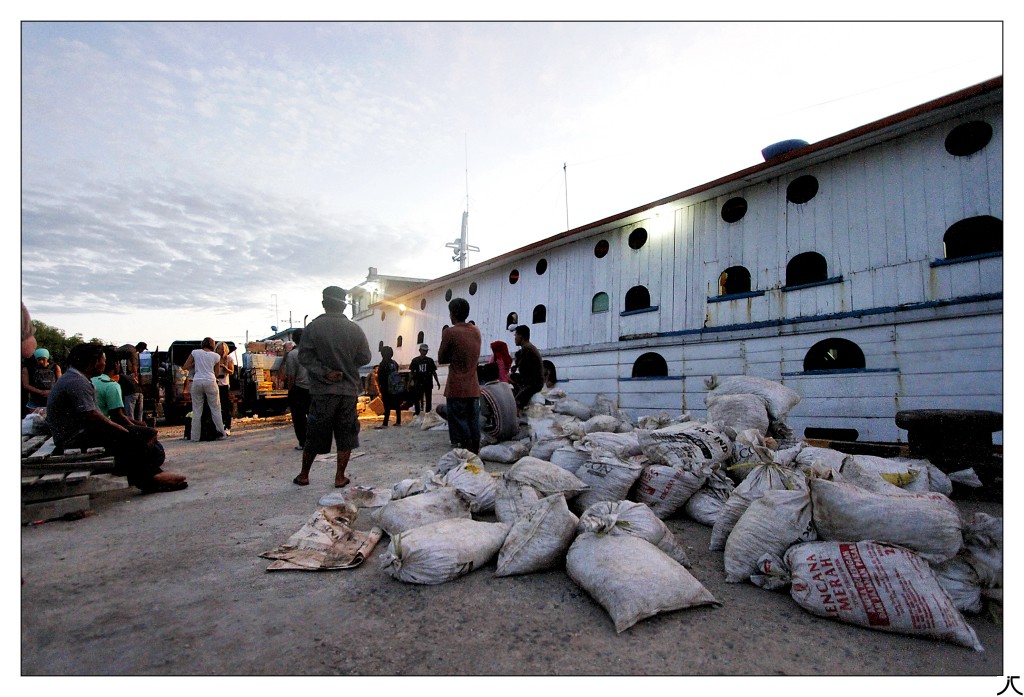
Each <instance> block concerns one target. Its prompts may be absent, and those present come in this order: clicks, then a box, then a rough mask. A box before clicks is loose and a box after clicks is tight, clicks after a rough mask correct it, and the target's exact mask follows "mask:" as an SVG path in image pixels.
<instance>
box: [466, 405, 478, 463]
mask: <svg viewBox="0 0 1024 697" xmlns="http://www.w3.org/2000/svg"><path fill="white" fill-rule="evenodd" d="M467 401H468V402H469V404H468V405H467V408H466V426H467V427H468V429H469V445H468V446H467V447H466V449H467V450H469V451H470V452H473V453H479V452H480V399H479V398H478V397H474V398H472V399H469V400H467Z"/></svg>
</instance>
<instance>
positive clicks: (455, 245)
mask: <svg viewBox="0 0 1024 697" xmlns="http://www.w3.org/2000/svg"><path fill="white" fill-rule="evenodd" d="M445 247H448V248H449V249H453V250H455V253H454V254H453V255H452V261H457V262H459V270H460V271H461V270H462V269H464V268H466V255H467V254H468V253H469V252H479V251H480V248H479V247H474V246H473V245H471V244H470V243H469V144H468V139H467V144H466V210H464V211H463V212H462V234H461V235H460V236H459V237H457V238H456V239H455V241H454V242H449V243H448V244H446V245H445Z"/></svg>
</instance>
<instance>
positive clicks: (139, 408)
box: [132, 388, 145, 421]
mask: <svg viewBox="0 0 1024 697" xmlns="http://www.w3.org/2000/svg"><path fill="white" fill-rule="evenodd" d="M140 389H141V388H140ZM143 399H144V397H143V396H142V393H141V392H136V393H135V403H134V405H133V406H134V407H135V414H134V416H133V417H132V418H134V419H135V420H136V421H142V416H143V414H144V413H145V412H144V410H143V404H142V402H143Z"/></svg>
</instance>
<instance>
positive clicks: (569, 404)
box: [548, 395, 594, 421]
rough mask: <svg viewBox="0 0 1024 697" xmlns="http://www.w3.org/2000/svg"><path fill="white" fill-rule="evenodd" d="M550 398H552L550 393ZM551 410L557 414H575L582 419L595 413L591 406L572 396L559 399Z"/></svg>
mask: <svg viewBox="0 0 1024 697" xmlns="http://www.w3.org/2000/svg"><path fill="white" fill-rule="evenodd" d="M548 399H551V396H550V395H548ZM551 411H553V412H554V413H556V414H568V415H569V416H575V417H576V418H577V419H579V420H580V421H586V420H587V419H589V418H590V417H591V416H593V415H594V413H593V412H592V411H591V409H590V407H588V406H587V405H586V404H584V403H583V402H580V401H579V400H575V399H572V398H570V397H563V398H562V399H559V400H557V401H556V402H555V404H554V406H552V407H551Z"/></svg>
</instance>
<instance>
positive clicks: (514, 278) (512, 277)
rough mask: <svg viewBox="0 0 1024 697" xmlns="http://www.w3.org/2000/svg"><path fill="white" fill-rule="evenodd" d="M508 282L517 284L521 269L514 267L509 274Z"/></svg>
mask: <svg viewBox="0 0 1024 697" xmlns="http://www.w3.org/2000/svg"><path fill="white" fill-rule="evenodd" d="M508 282H509V283H511V284H512V285H515V284H516V283H518V282H519V269H512V271H511V272H509V274H508Z"/></svg>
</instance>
